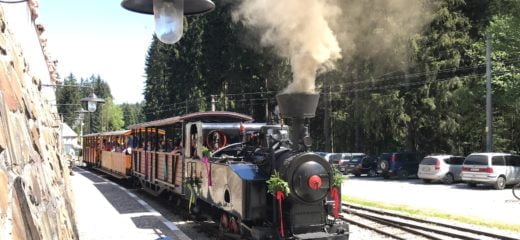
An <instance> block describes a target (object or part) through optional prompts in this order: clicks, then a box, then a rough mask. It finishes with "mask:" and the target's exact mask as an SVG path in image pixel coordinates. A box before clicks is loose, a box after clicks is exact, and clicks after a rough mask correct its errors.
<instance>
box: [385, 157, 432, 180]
mask: <svg viewBox="0 0 520 240" xmlns="http://www.w3.org/2000/svg"><path fill="white" fill-rule="evenodd" d="M421 159H422V157H421V155H420V154H419V153H416V152H393V153H383V154H381V155H379V157H378V162H377V173H379V174H380V175H381V176H383V178H385V179H388V178H390V177H392V176H397V177H399V179H408V177H409V176H410V175H411V174H416V173H417V171H418V170H419V162H420V160H421Z"/></svg>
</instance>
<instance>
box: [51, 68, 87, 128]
mask: <svg viewBox="0 0 520 240" xmlns="http://www.w3.org/2000/svg"><path fill="white" fill-rule="evenodd" d="M80 96H81V95H80V89H79V87H78V81H77V79H76V77H75V76H74V75H73V74H72V73H71V74H69V75H68V76H67V77H66V78H65V79H64V80H63V83H62V84H61V85H58V86H57V88H56V103H57V104H58V113H60V115H61V116H62V117H63V121H64V122H65V123H67V124H68V125H69V126H71V127H73V126H74V125H75V123H76V122H77V117H78V114H77V113H75V112H76V111H78V110H79V108H80V99H81V97H80Z"/></svg>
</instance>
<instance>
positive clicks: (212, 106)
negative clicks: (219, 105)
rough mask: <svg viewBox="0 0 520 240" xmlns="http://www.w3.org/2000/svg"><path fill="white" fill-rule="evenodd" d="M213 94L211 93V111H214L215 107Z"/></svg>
mask: <svg viewBox="0 0 520 240" xmlns="http://www.w3.org/2000/svg"><path fill="white" fill-rule="evenodd" d="M215 103H216V101H215V95H211V111H212V112H214V111H215V109H216V107H215Z"/></svg>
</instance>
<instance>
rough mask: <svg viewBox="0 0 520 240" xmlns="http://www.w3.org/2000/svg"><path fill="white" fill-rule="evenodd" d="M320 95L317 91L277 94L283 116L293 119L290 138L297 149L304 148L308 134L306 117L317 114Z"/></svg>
mask: <svg viewBox="0 0 520 240" xmlns="http://www.w3.org/2000/svg"><path fill="white" fill-rule="evenodd" d="M319 99H320V95H319V94H316V93H281V94H278V95H276V101H277V102H278V109H279V111H280V115H281V117H282V118H288V119H291V128H290V129H289V138H290V139H291V142H292V144H293V145H294V147H295V148H296V149H297V150H304V149H305V144H304V142H303V140H304V137H306V136H307V130H306V128H305V119H307V118H313V117H314V116H315V115H316V108H317V107H318V101H319Z"/></svg>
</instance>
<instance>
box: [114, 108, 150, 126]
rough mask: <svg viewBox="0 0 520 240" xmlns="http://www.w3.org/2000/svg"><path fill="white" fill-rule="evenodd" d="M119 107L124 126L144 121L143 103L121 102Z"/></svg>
mask: <svg viewBox="0 0 520 240" xmlns="http://www.w3.org/2000/svg"><path fill="white" fill-rule="evenodd" d="M120 108H121V110H122V111H123V121H124V122H125V128H127V127H128V126H130V125H133V124H137V123H141V122H144V121H145V117H144V114H143V103H135V104H129V103H123V104H121V105H120Z"/></svg>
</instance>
